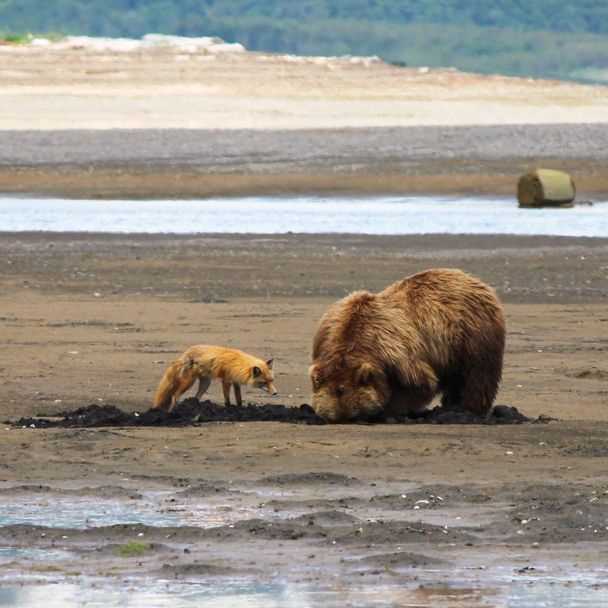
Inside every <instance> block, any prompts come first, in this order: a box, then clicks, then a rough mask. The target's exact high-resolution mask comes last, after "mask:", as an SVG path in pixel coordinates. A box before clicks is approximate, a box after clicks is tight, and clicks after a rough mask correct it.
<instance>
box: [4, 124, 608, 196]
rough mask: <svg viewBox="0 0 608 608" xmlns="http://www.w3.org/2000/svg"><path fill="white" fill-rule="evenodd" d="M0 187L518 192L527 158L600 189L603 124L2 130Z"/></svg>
mask: <svg viewBox="0 0 608 608" xmlns="http://www.w3.org/2000/svg"><path fill="white" fill-rule="evenodd" d="M0 133H1V134H2V137H1V138H0V192H2V193H5V194H32V195H45V196H61V197H66V198H76V199H78V198H100V199H112V198H125V199H141V198H152V199H154V198H176V199H189V198H208V197H236V196H267V195H278V196H281V195H299V194H312V195H314V194H318V195H323V196H326V195H372V194H374V195H382V194H388V195H392V194H405V193H410V194H452V195H453V194H469V195H498V196H503V195H508V196H515V192H516V187H517V180H518V179H519V177H520V176H521V175H523V174H524V173H527V172H528V171H530V170H531V169H534V168H537V167H544V168H548V169H559V170H562V171H566V172H568V173H570V174H571V175H572V176H573V179H574V181H575V183H576V186H577V192H578V196H579V199H584V198H593V197H598V196H608V170H607V169H608V125H603V124H586V125H566V124H553V125H548V126H547V125H545V126H543V125H527V126H526V125H509V126H493V127H481V126H480V127H446V128H443V127H402V128H392V129H391V128H365V127H362V128H357V129H308V130H297V131H285V130H252V129H249V130H247V129H242V130H233V131H231V130H204V129H203V130H197V129H190V130H187V129H186V130H175V129H140V130H137V129H135V130H118V131H94V130H83V131H48V132H35V131H0Z"/></svg>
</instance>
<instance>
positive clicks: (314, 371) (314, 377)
mask: <svg viewBox="0 0 608 608" xmlns="http://www.w3.org/2000/svg"><path fill="white" fill-rule="evenodd" d="M308 375H309V376H310V380H311V382H312V387H313V389H317V388H319V386H320V384H321V374H320V373H319V368H318V367H317V366H316V365H311V366H310V367H309V368H308Z"/></svg>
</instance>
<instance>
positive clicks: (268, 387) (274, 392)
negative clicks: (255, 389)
mask: <svg viewBox="0 0 608 608" xmlns="http://www.w3.org/2000/svg"><path fill="white" fill-rule="evenodd" d="M263 388H264V390H265V391H266V392H267V393H270V394H271V395H278V394H279V392H278V391H277V389H276V387H275V385H274V384H273V383H272V382H269V383H268V384H265V385H264V387H263Z"/></svg>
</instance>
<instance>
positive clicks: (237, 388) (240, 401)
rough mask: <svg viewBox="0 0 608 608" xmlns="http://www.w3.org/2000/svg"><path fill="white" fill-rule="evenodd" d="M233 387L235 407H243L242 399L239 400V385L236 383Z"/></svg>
mask: <svg viewBox="0 0 608 608" xmlns="http://www.w3.org/2000/svg"><path fill="white" fill-rule="evenodd" d="M232 386H233V387H234V397H235V399H236V404H237V405H239V406H240V405H243V399H241V385H240V384H239V383H238V382H234V383H233V384H232Z"/></svg>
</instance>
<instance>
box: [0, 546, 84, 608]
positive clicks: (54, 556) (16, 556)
mask: <svg viewBox="0 0 608 608" xmlns="http://www.w3.org/2000/svg"><path fill="white" fill-rule="evenodd" d="M70 557H73V555H72V554H71V553H70V552H69V551H62V550H61V549H33V548H23V547H0V567H2V566H5V565H6V564H8V563H10V562H16V561H23V560H27V561H28V562H38V561H44V562H49V561H60V560H64V559H69V558H70ZM1 605H2V604H1V603H0V606H1Z"/></svg>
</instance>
